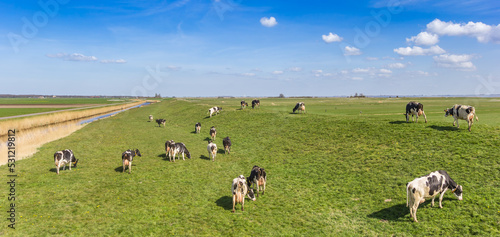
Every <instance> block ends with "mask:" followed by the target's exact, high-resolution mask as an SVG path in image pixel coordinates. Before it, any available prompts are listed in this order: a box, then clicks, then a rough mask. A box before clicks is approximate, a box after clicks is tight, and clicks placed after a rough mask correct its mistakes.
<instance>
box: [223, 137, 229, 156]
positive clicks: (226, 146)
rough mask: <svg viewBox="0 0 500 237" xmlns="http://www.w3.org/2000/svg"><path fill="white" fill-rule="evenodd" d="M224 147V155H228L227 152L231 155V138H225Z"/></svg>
mask: <svg viewBox="0 0 500 237" xmlns="http://www.w3.org/2000/svg"><path fill="white" fill-rule="evenodd" d="M222 145H223V146H224V154H226V151H227V153H228V154H231V138H229V137H225V138H224V139H222Z"/></svg>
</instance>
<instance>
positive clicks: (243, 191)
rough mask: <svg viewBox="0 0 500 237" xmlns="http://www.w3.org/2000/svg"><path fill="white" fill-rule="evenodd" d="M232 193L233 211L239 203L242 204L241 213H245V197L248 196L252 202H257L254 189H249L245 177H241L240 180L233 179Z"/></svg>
mask: <svg viewBox="0 0 500 237" xmlns="http://www.w3.org/2000/svg"><path fill="white" fill-rule="evenodd" d="M231 193H232V194H233V210H232V211H231V212H234V211H235V209H234V207H235V206H236V204H237V203H241V211H244V206H245V196H248V198H250V200H252V201H255V195H254V192H253V190H252V189H249V188H248V186H247V183H246V181H245V176H243V175H240V176H238V178H235V179H233V183H232V185H231Z"/></svg>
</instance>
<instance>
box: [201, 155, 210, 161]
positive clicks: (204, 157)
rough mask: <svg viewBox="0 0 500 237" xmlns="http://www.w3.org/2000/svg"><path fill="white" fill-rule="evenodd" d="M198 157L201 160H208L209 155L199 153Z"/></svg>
mask: <svg viewBox="0 0 500 237" xmlns="http://www.w3.org/2000/svg"><path fill="white" fill-rule="evenodd" d="M200 159H202V160H210V157H208V156H206V155H200Z"/></svg>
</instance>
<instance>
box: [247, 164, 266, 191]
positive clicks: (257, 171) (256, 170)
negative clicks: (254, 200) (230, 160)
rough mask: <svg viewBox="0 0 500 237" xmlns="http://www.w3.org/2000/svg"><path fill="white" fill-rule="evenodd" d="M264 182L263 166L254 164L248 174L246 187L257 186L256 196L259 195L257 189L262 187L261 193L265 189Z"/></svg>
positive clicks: (264, 172)
mask: <svg viewBox="0 0 500 237" xmlns="http://www.w3.org/2000/svg"><path fill="white" fill-rule="evenodd" d="M266 182H267V174H266V171H265V170H264V168H261V167H259V166H256V165H254V166H253V168H252V171H251V172H250V176H249V177H248V179H247V185H248V187H250V188H251V187H252V184H254V186H257V189H256V191H255V192H256V193H257V197H258V196H259V191H260V189H261V187H262V194H264V192H265V191H266Z"/></svg>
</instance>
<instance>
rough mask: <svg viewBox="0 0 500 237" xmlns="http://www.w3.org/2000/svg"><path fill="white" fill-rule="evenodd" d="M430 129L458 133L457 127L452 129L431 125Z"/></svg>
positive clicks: (450, 127)
mask: <svg viewBox="0 0 500 237" xmlns="http://www.w3.org/2000/svg"><path fill="white" fill-rule="evenodd" d="M429 127H430V128H432V129H436V130H438V131H456V130H457V128H456V127H452V126H438V125H431V126H429Z"/></svg>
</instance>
